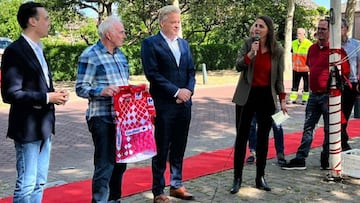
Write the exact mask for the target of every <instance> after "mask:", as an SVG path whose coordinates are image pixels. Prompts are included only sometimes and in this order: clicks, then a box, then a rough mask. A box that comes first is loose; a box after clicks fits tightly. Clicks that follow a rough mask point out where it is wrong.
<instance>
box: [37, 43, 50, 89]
mask: <svg viewBox="0 0 360 203" xmlns="http://www.w3.org/2000/svg"><path fill="white" fill-rule="evenodd" d="M35 50H36V52H37V53H36V56H37V58H38V60H39V62H40V65H41V68H42V71H43V73H44V76H45V79H46V84H47V86H48V87H49V86H50V79H49V69H48V65H47V63H46V60H45V57H44V54H43V50H42V49H41V47H40V46H37V47H36V48H35Z"/></svg>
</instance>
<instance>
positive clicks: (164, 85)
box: [141, 5, 195, 203]
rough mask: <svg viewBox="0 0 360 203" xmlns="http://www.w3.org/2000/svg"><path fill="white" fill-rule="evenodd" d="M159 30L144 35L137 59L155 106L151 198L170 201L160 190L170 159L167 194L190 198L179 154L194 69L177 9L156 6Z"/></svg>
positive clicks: (188, 116) (185, 130)
mask: <svg viewBox="0 0 360 203" xmlns="http://www.w3.org/2000/svg"><path fill="white" fill-rule="evenodd" d="M159 23H160V32H159V33H158V34H157V35H154V36H151V37H149V38H147V39H145V40H144V41H143V43H142V46H141V59H142V64H143V67H144V72H145V75H146V78H147V79H148V81H149V82H150V93H151V95H152V97H153V99H154V104H155V108H156V114H157V115H156V118H155V140H156V145H157V152H158V153H157V155H156V156H155V157H153V159H152V173H153V186H152V192H153V194H154V202H156V203H161V202H170V199H169V198H168V197H167V196H166V195H165V194H164V187H165V178H164V172H165V169H166V160H167V157H168V155H169V162H170V173H171V174H170V196H173V197H177V198H181V199H186V200H190V199H193V195H192V194H190V193H188V192H187V191H186V189H185V187H184V186H183V184H182V166H183V158H184V153H185V148H186V143H187V137H188V132H189V125H190V120H191V105H192V101H191V96H192V95H193V93H194V86H195V69H194V63H193V60H192V56H191V52H190V48H189V44H188V43H187V42H186V41H185V40H184V39H182V38H180V37H178V32H179V30H180V10H179V8H177V7H175V6H172V5H169V6H165V7H163V8H161V9H160V10H159Z"/></svg>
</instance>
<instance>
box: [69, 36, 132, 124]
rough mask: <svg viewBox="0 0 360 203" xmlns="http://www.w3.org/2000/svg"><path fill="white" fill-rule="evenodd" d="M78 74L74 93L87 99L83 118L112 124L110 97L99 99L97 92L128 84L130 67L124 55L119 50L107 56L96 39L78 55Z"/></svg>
mask: <svg viewBox="0 0 360 203" xmlns="http://www.w3.org/2000/svg"><path fill="white" fill-rule="evenodd" d="M77 74H78V75H77V81H76V85H75V89H76V94H77V95H78V96H79V97H83V98H87V99H88V100H89V106H88V109H87V110H86V119H87V120H89V119H90V118H92V117H95V116H100V117H103V119H104V121H105V122H114V118H115V112H114V105H113V97H104V96H100V93H101V91H102V90H103V89H104V88H105V87H107V86H110V85H115V86H123V85H128V84H129V83H128V79H129V64H128V62H127V59H126V57H125V55H124V54H123V53H122V52H121V50H120V49H118V48H116V49H115V51H114V53H113V54H111V53H109V52H108V50H107V49H106V47H105V46H104V45H103V44H102V42H101V41H100V40H99V41H98V42H97V43H96V44H94V45H92V46H90V47H88V48H86V49H85V50H84V52H83V53H82V54H81V55H80V57H79V64H78V73H77Z"/></svg>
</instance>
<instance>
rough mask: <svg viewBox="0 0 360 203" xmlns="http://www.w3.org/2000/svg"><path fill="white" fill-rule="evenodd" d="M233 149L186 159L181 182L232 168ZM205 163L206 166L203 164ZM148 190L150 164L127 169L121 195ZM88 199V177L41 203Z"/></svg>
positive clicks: (359, 126) (359, 128)
mask: <svg viewBox="0 0 360 203" xmlns="http://www.w3.org/2000/svg"><path fill="white" fill-rule="evenodd" d="M348 133H349V136H350V138H354V137H357V136H360V119H354V120H351V121H350V122H349V126H348ZM301 136H302V134H301V132H295V133H290V134H286V136H285V141H284V142H285V154H292V153H295V152H296V150H297V147H298V146H299V144H300V140H301ZM322 142H323V129H322V128H318V129H317V130H316V133H315V136H314V140H313V143H312V147H319V146H321V145H322ZM275 154H276V153H275V147H274V142H273V140H272V139H271V140H270V142H269V153H268V158H269V159H271V158H274V157H275ZM232 160H233V153H232V148H227V149H221V150H216V151H212V152H203V153H200V154H199V155H196V156H192V157H189V158H187V159H185V162H184V169H183V170H184V171H183V179H184V181H186V180H190V179H194V178H197V177H201V176H205V175H209V174H214V173H217V172H221V171H224V170H228V169H232V165H233V164H232ZM204 166H206V167H204ZM166 177H167V180H166V181H167V184H168V183H169V180H168V178H169V171H168V170H167V171H166ZM150 189H151V167H143V168H131V169H128V170H127V171H126V173H125V177H124V185H123V196H129V195H133V194H136V193H140V192H144V191H147V190H150ZM90 201H91V180H84V181H79V182H74V183H69V184H65V185H61V186H56V187H52V188H48V189H46V190H45V193H44V201H43V202H44V203H54V202H61V203H74V202H90ZM10 202H12V197H7V198H4V199H0V203H10Z"/></svg>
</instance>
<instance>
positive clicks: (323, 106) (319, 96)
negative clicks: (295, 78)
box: [282, 19, 330, 170]
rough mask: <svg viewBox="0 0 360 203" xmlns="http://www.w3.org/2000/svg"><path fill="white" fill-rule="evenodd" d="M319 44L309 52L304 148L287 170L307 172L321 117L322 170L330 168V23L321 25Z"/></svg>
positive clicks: (300, 149)
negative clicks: (308, 86) (306, 161)
mask: <svg viewBox="0 0 360 203" xmlns="http://www.w3.org/2000/svg"><path fill="white" fill-rule="evenodd" d="M317 37H318V41H317V43H315V44H313V45H312V46H311V47H310V48H309V52H308V55H307V61H306V63H307V65H308V66H309V69H310V78H309V79H310V80H309V85H310V89H311V93H310V97H309V100H308V103H307V105H306V110H305V123H304V128H303V136H302V140H301V144H300V146H299V148H298V151H297V153H296V157H295V158H294V159H292V160H290V162H289V163H287V164H285V165H283V166H282V169H284V170H305V169H306V164H305V159H306V157H307V156H308V155H309V151H310V146H311V143H312V140H313V133H314V129H315V126H316V124H317V123H318V122H319V119H320V117H321V115H322V116H323V120H324V134H325V138H324V143H323V151H322V152H321V160H320V162H321V168H322V169H328V168H329V110H328V100H329V94H328V88H327V81H328V78H329V53H330V49H329V21H328V20H327V19H323V20H320V21H319V24H318V28H317Z"/></svg>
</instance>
